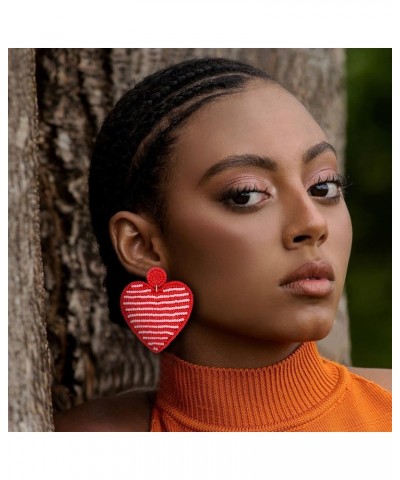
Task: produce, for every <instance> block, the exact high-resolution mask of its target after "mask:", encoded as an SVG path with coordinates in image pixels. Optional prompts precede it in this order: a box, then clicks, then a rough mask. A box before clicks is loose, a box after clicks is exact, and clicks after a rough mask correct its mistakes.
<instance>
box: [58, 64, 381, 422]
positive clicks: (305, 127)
mask: <svg viewBox="0 0 400 480" xmlns="http://www.w3.org/2000/svg"><path fill="white" fill-rule="evenodd" d="M345 186H346V185H345V181H344V179H343V178H342V177H341V176H340V175H339V174H338V171H337V159H336V155H335V150H334V147H333V146H332V145H331V144H330V143H329V140H328V139H327V138H326V136H325V134H324V132H323V131H322V129H321V128H320V127H319V126H318V124H317V123H316V122H315V120H314V119H313V118H312V116H311V115H310V114H309V112H308V111H307V110H306V109H305V108H304V106H303V105H302V104H301V103H300V102H299V101H298V100H296V99H295V98H294V97H293V96H292V95H291V94H290V93H288V92H287V91H286V90H285V89H284V88H283V87H281V86H280V85H278V84H277V83H276V82H274V81H273V80H272V79H271V78H270V77H269V76H268V75H266V74H265V73H264V72H262V71H259V70H257V69H255V68H253V67H250V66H248V65H244V64H242V63H238V62H233V61H230V60H226V59H201V60H191V61H188V62H183V63H181V64H178V65H175V66H172V67H169V68H167V69H164V70H162V71H160V72H157V73H155V74H153V75H151V76H149V77H147V78H146V79H144V80H143V81H142V82H141V83H140V84H138V85H137V86H136V87H135V88H134V89H132V90H131V91H129V92H128V93H127V94H125V95H124V96H123V97H122V99H121V100H120V101H119V102H118V103H117V105H116V106H115V108H114V109H113V111H112V112H111V113H110V115H109V116H108V117H107V119H106V121H105V122H104V125H103V127H102V130H101V132H100V133H99V136H98V138H97V141H96V145H95V149H94V155H93V160H92V164H91V169H90V178H89V196H90V208H91V215H92V224H93V228H94V231H95V234H96V236H97V239H98V242H99V247H100V254H101V256H102V259H103V262H104V264H105V266H106V268H107V277H106V280H105V285H106V288H107V293H108V296H109V309H110V315H111V318H112V319H113V320H114V321H117V322H120V323H121V324H123V325H126V322H127V321H128V319H127V318H126V312H122V313H123V314H125V318H123V315H122V314H121V309H120V307H121V306H122V300H121V304H120V297H121V292H123V291H124V288H125V287H126V286H127V285H128V284H130V282H132V281H135V280H141V281H142V283H141V284H140V285H142V286H143V285H144V284H143V280H145V279H146V276H147V275H148V272H149V270H150V269H151V268H154V267H160V268H162V269H164V270H165V271H166V273H167V275H168V280H178V281H180V282H183V283H185V284H186V285H188V286H189V287H190V289H191V291H192V292H193V297H194V305H193V310H192V312H191V315H190V318H189V320H188V321H187V323H186V324H185V325H184V328H183V329H182V330H181V331H180V332H179V334H178V335H177V336H176V338H175V337H174V340H173V341H172V342H171V343H170V344H169V345H168V346H167V348H165V350H164V351H163V352H162V353H161V354H160V355H161V376H160V386H159V390H158V394H157V397H156V398H150V397H148V396H146V395H139V394H132V393H129V394H124V395H119V396H116V397H113V398H110V399H104V400H99V401H96V402H90V403H88V404H86V405H84V406H81V407H77V408H76V409H73V410H71V411H70V412H66V413H65V414H63V415H60V416H59V417H58V418H56V429H57V430H75V431H76V430H86V431H89V430H91V431H93V430H95V431H97V430H102V431H149V430H150V431H390V430H391V395H390V393H389V392H388V391H387V390H386V388H383V387H387V386H388V381H389V376H390V372H387V371H371V370H369V371H360V370H358V371H357V373H359V374H361V375H363V376H364V377H361V376H358V375H356V374H354V373H350V372H349V370H348V369H346V368H345V367H343V366H340V365H337V364H335V363H333V362H330V361H328V360H325V359H322V358H321V357H320V356H319V354H318V351H317V349H316V346H315V343H314V342H315V341H316V340H319V339H322V338H324V337H325V336H326V335H327V334H328V333H329V331H330V330H331V328H332V325H333V322H334V319H335V314H336V310H337V307H338V303H339V299H340V296H341V293H342V290H343V285H344V281H345V275H346V269H347V264H348V259H349V254H350V248H351V237H352V232H351V222H350V218H349V214H348V211H347V208H346V205H345V202H344V199H343V191H344V189H345ZM160 338H161V337H160ZM142 341H143V338H142ZM361 370H362V369H361ZM371 380H374V381H375V382H377V383H374V382H372V381H371Z"/></svg>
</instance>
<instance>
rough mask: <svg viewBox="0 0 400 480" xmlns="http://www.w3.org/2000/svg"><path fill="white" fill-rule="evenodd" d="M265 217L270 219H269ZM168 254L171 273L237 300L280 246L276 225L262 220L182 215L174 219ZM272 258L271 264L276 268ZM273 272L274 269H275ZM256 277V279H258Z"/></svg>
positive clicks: (241, 216) (228, 215)
mask: <svg viewBox="0 0 400 480" xmlns="http://www.w3.org/2000/svg"><path fill="white" fill-rule="evenodd" d="M264 217H265V215H264ZM170 220H171V221H170V233H169V235H168V240H167V242H168V251H169V252H170V270H171V273H172V274H174V275H176V278H177V279H178V278H179V279H180V280H183V281H187V282H188V284H191V285H192V286H193V288H195V289H197V290H198V291H199V292H200V291H203V292H205V290H207V294H210V292H211V293H213V292H217V291H223V292H224V294H226V295H237V292H238V291H240V290H241V289H242V288H243V284H248V283H249V282H251V281H253V282H254V278H259V275H257V273H258V270H259V269H260V267H263V268H264V267H265V266H266V265H265V263H266V262H267V263H268V258H267V255H268V250H269V248H271V249H272V248H273V246H274V245H277V244H278V241H279V232H278V228H277V227H276V226H275V227H274V228H273V227H272V226H273V225H277V222H276V221H273V220H272V219H268V220H270V221H268V223H267V222H266V221H265V218H263V216H262V215H257V214H254V213H253V214H240V213H239V214H232V213H221V212H220V210H218V211H217V210H216V211H215V214H212V212H210V209H209V207H208V208H206V209H204V211H203V210H202V209H198V210H197V211H196V213H195V214H194V212H191V213H186V212H185V211H184V210H180V211H179V215H178V214H177V215H176V216H175V215H173V213H172V215H171V218H170ZM273 258H274V257H273V256H271V264H273V261H274V260H273ZM271 267H272V265H271ZM255 274H256V275H255Z"/></svg>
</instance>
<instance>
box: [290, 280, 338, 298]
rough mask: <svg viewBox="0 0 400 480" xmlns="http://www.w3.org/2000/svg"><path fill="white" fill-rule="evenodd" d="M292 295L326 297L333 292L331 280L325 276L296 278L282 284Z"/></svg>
mask: <svg viewBox="0 0 400 480" xmlns="http://www.w3.org/2000/svg"><path fill="white" fill-rule="evenodd" d="M282 288H283V289H284V290H285V291H287V292H288V293H291V294H292V295H300V296H305V297H327V296H328V295H330V294H331V293H332V292H333V282H332V281H330V280H328V279H327V278H319V279H304V280H296V281H295V282H291V283H287V284H286V285H282Z"/></svg>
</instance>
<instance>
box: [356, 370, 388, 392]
mask: <svg viewBox="0 0 400 480" xmlns="http://www.w3.org/2000/svg"><path fill="white" fill-rule="evenodd" d="M348 369H349V370H350V372H352V373H355V374H356V375H359V376H360V377H364V378H366V379H368V380H371V381H373V382H375V383H377V384H378V385H380V386H381V387H383V388H385V389H386V390H389V392H391V391H392V369H391V368H359V367H348Z"/></svg>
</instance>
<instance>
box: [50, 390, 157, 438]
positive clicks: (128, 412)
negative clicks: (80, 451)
mask: <svg viewBox="0 0 400 480" xmlns="http://www.w3.org/2000/svg"><path fill="white" fill-rule="evenodd" d="M154 397H155V393H154V392H131V391H129V392H124V393H122V394H118V395H114V396H112V397H106V398H101V399H98V400H93V401H90V402H87V403H84V404H82V405H79V406H77V407H75V408H72V409H70V410H67V411H65V412H62V413H58V414H55V415H54V426H55V431H56V432H148V431H150V416H151V407H152V404H153V402H154Z"/></svg>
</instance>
